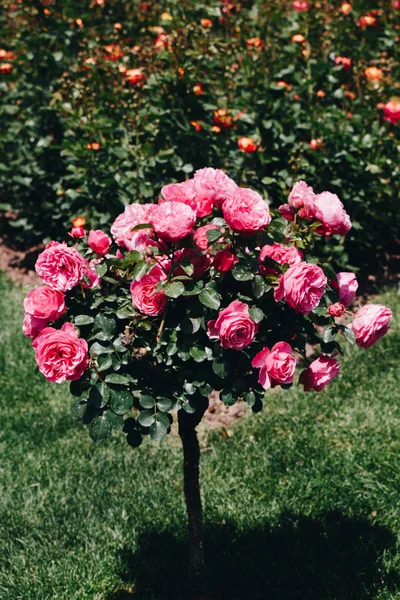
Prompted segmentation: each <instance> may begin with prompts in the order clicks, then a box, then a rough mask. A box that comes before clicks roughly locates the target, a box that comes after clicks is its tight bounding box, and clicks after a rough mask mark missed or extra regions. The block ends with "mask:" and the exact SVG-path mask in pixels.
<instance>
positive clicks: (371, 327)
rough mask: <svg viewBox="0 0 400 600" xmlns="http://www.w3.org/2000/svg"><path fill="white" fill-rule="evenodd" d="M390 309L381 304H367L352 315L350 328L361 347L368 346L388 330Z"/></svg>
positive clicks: (390, 317)
mask: <svg viewBox="0 0 400 600" xmlns="http://www.w3.org/2000/svg"><path fill="white" fill-rule="evenodd" d="M391 319H392V311H391V310H390V308H387V307H386V306H383V305H382V304H367V305H366V306H363V307H362V308H360V310H359V311H358V312H357V314H356V316H355V317H354V320H353V323H352V329H353V331H354V334H355V336H356V342H357V345H358V346H361V348H370V347H371V346H373V345H374V344H376V342H377V341H378V340H379V339H380V338H381V337H383V336H384V335H385V333H387V332H388V330H389V328H390V321H391Z"/></svg>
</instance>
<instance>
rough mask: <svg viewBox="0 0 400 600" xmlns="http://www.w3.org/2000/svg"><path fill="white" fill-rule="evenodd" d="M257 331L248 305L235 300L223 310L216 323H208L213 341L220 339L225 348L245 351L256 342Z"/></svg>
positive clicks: (208, 332) (209, 334) (209, 335)
mask: <svg viewBox="0 0 400 600" xmlns="http://www.w3.org/2000/svg"><path fill="white" fill-rule="evenodd" d="M257 330H258V325H257V323H255V322H254V321H253V319H252V318H251V317H250V313H249V307H248V305H247V304H245V303H244V302H240V300H234V302H231V303H230V304H229V306H227V307H226V308H224V309H223V310H221V312H220V313H219V315H218V319H217V320H216V321H209V322H208V329H207V334H208V337H209V338H211V339H218V338H219V340H220V342H221V346H222V347H223V348H229V349H231V350H243V348H246V346H248V345H249V344H251V342H252V341H253V340H254V336H255V335H256V333H257Z"/></svg>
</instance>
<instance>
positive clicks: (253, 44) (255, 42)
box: [246, 37, 263, 48]
mask: <svg viewBox="0 0 400 600" xmlns="http://www.w3.org/2000/svg"><path fill="white" fill-rule="evenodd" d="M262 45H263V41H262V39H261V38H259V37H253V38H249V39H248V40H246V46H247V47H248V48H261V47H262Z"/></svg>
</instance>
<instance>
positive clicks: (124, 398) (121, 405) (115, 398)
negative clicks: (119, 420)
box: [110, 388, 133, 415]
mask: <svg viewBox="0 0 400 600" xmlns="http://www.w3.org/2000/svg"><path fill="white" fill-rule="evenodd" d="M110 398H111V401H110V408H111V410H112V411H113V412H115V413H116V414H117V415H124V414H125V413H127V412H129V411H130V410H131V408H132V406H133V396H132V394H131V392H130V391H129V390H127V389H125V388H118V389H116V390H115V389H113V388H112V389H111V390H110Z"/></svg>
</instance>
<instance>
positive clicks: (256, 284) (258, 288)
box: [251, 275, 266, 299]
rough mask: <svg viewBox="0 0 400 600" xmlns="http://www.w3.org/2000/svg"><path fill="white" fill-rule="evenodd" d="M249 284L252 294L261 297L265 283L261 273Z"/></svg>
mask: <svg viewBox="0 0 400 600" xmlns="http://www.w3.org/2000/svg"><path fill="white" fill-rule="evenodd" d="M251 285H252V289H253V294H254V296H255V297H256V298H257V299H258V298H261V297H262V296H263V295H264V294H265V288H266V283H265V280H264V279H263V277H261V275H256V276H255V277H254V279H253V282H252V284H251Z"/></svg>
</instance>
